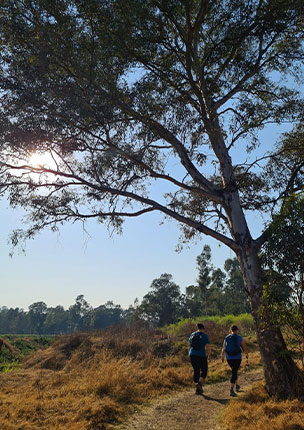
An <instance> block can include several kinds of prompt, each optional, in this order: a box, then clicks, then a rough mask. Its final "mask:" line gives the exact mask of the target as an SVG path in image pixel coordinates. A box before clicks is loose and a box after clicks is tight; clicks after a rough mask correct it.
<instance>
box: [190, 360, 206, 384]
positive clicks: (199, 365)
mask: <svg viewBox="0 0 304 430" xmlns="http://www.w3.org/2000/svg"><path fill="white" fill-rule="evenodd" d="M190 361H191V364H192V367H193V371H194V373H193V381H194V382H195V383H197V382H199V379H200V376H201V377H202V378H204V379H205V378H206V376H207V373H208V360H207V357H198V356H197V355H190Z"/></svg>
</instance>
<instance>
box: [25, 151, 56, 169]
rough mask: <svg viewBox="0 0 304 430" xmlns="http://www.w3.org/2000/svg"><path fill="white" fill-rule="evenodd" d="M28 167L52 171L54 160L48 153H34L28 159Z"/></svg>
mask: <svg viewBox="0 0 304 430" xmlns="http://www.w3.org/2000/svg"><path fill="white" fill-rule="evenodd" d="M29 165H30V166H32V167H35V168H40V167H44V168H49V169H52V168H54V167H55V162H54V159H53V158H52V156H51V154H49V153H47V152H46V153H40V154H38V153H34V154H32V155H31V156H30V157H29Z"/></svg>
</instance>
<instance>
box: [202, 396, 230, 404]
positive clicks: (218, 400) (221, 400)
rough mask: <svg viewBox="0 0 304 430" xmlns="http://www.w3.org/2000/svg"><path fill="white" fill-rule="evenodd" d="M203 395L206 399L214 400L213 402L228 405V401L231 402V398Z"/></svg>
mask: <svg viewBox="0 0 304 430" xmlns="http://www.w3.org/2000/svg"><path fill="white" fill-rule="evenodd" d="M202 397H204V399H205V400H212V401H213V402H217V403H220V404H221V405H227V403H229V399H216V398H215V397H210V396H206V395H205V394H202Z"/></svg>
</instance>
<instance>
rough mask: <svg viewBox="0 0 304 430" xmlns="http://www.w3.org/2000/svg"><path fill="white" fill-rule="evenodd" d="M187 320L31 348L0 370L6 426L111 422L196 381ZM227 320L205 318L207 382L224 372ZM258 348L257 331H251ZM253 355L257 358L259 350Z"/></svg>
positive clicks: (52, 429)
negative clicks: (209, 349) (174, 326)
mask: <svg viewBox="0 0 304 430" xmlns="http://www.w3.org/2000/svg"><path fill="white" fill-rule="evenodd" d="M192 330H193V326H191V325H189V326H187V327H185V328H183V330H181V332H180V333H177V334H175V335H170V336H168V335H167V334H166V333H165V332H163V331H159V330H148V329H146V328H145V327H141V326H138V327H136V328H133V329H128V328H112V329H109V330H106V331H103V332H99V333H95V334H83V333H80V334H75V335H70V336H62V337H60V338H59V339H58V340H57V341H56V342H54V343H53V344H52V346H51V347H49V348H48V349H46V350H42V351H37V352H36V353H33V354H32V355H30V356H29V357H28V358H27V359H26V360H25V362H24V363H23V367H22V369H21V370H19V371H15V372H12V373H9V374H1V389H0V406H1V407H0V422H1V430H17V429H18V430H21V429H22V430H36V429H44V430H76V429H77V430H98V429H103V430H106V429H111V427H112V426H113V425H114V424H115V423H117V422H121V420H123V419H124V417H125V416H127V415H128V414H130V413H132V412H133V411H134V410H135V408H136V407H138V405H144V404H147V403H148V402H149V400H150V399H151V398H154V397H156V396H159V395H162V394H164V393H168V392H170V391H172V390H174V391H175V390H179V389H181V388H183V387H186V386H189V385H191V384H192V369H191V366H190V364H189V362H188V358H187V338H188V335H189V333H191V331H192ZM222 331H223V333H224V332H225V333H226V328H223V329H221V330H220V328H219V327H216V325H214V324H211V323H210V324H209V327H208V326H207V332H208V333H209V336H210V339H211V342H212V343H213V351H214V352H213V355H214V359H213V360H212V361H211V363H210V372H209V377H208V382H209V383H211V382H215V381H219V380H223V379H226V378H227V375H228V368H227V366H226V365H225V364H222V363H221V362H220V361H219V353H220V344H221V343H222V339H223V333H222ZM247 341H248V344H249V347H250V348H251V349H252V350H255V349H256V343H255V340H254V338H253V337H251V338H250V337H249V338H248V339H247ZM251 362H252V363H253V364H254V365H255V366H256V365H259V355H258V352H254V353H253V354H252V360H251Z"/></svg>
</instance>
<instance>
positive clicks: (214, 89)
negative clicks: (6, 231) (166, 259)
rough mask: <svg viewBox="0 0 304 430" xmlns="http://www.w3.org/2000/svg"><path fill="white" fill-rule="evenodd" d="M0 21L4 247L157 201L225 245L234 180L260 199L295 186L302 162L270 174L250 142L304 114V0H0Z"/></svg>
mask: <svg viewBox="0 0 304 430" xmlns="http://www.w3.org/2000/svg"><path fill="white" fill-rule="evenodd" d="M0 19H1V23H0V24H1V26H0V28H1V32H0V41H1V45H2V49H1V51H0V56H1V57H0V58H1V66H0V67H1V70H0V72H1V78H0V89H1V91H0V127H1V133H0V151H1V164H0V187H1V188H0V190H1V191H2V192H3V193H5V192H7V193H8V195H9V199H10V203H11V205H12V206H17V205H21V206H23V207H24V208H26V209H27V211H28V214H29V219H28V222H29V229H28V230H27V231H26V232H22V231H17V232H15V235H13V238H12V240H13V243H14V244H16V243H17V242H18V241H19V240H20V238H22V237H25V238H27V237H32V236H33V235H34V234H35V233H36V232H37V231H39V230H40V229H42V228H44V227H46V226H51V227H52V228H53V229H56V228H58V225H60V224H61V223H64V222H66V221H75V220H85V219H88V218H96V219H97V220H98V221H100V222H105V221H106V220H108V221H109V222H110V224H111V225H112V226H114V228H117V229H118V230H119V229H120V228H121V224H122V220H123V218H124V217H126V216H131V217H133V216H138V215H141V214H144V213H146V212H150V211H155V210H157V211H160V212H161V213H163V214H164V215H165V216H167V217H172V218H174V219H175V220H177V221H178V222H180V223H181V225H182V226H183V233H184V235H185V238H186V239H189V238H191V237H192V236H193V235H194V234H196V233H197V232H198V233H204V234H208V235H211V236H212V237H214V238H216V239H218V240H220V241H221V242H223V243H225V244H226V245H228V246H230V247H231V248H232V249H234V250H235V249H236V242H237V241H238V240H239V239H238V237H237V236H236V235H235V232H234V231H233V228H232V219H231V213H230V211H229V202H230V200H231V195H232V194H233V193H235V192H238V193H239V198H240V205H241V208H242V209H243V210H247V209H252V210H254V209H260V210H263V209H264V210H268V209H269V205H272V204H275V203H277V201H278V199H279V198H280V197H281V194H282V193H284V192H288V193H290V192H292V191H293V184H295V183H296V184H297V185H296V186H297V187H298V188H299V187H303V164H302V165H301V167H300V168H299V166H298V167H297V168H295V169H291V172H290V175H289V176H288V177H286V178H285V177H284V181H283V183H281V184H279V185H278V186H277V184H276V183H275V182H273V181H271V177H272V176H271V175H270V176H269V175H268V176H267V174H265V171H264V172H263V169H264V168H265V161H264V162H263V161H261V160H260V162H259V161H258V160H257V159H256V158H255V156H254V152H252V151H254V148H256V147H257V146H258V145H259V139H258V137H259V136H258V132H259V130H261V129H262V128H263V127H264V126H265V125H266V124H269V123H273V124H281V123H282V122H285V121H287V122H294V123H297V122H298V121H299V120H301V118H302V116H303V100H302V95H301V92H300V91H299V90H297V89H296V85H295V83H297V82H300V77H301V66H302V60H303V2H302V0H229V1H227V0H213V1H208V0H200V1H199V0H179V1H177V0H174V1H170V0H159V1H157V0H147V1H145V2H143V1H140V0H110V1H109V0H106V1H105V0H90V1H83V0H56V1H52V2H48V1H45V0H37V1H35V2H32V1H30V0H23V1H20V0H2V2H1V6H0ZM245 147H247V150H248V151H249V152H250V154H251V155H250V154H249V155H248V157H249V158H248V160H244V159H241V160H240V159H239V158H242V157H238V158H237V159H236V160H235V161H234V162H233V161H232V160H231V156H232V155H233V154H235V152H233V151H235V149H237V150H238V152H239V154H244V152H245ZM276 152H277V151H276ZM33 153H36V154H46V153H48V154H49V155H50V158H49V160H50V161H49V162H48V163H40V164H37V165H33V164H31V161H30V160H31V159H30V156H31V154H33ZM244 157H245V156H244ZM250 157H251V158H250ZM265 157H266V158H265V160H267V157H270V153H268V154H266V155H265ZM262 158H263V157H262ZM270 164H271V163H270ZM272 168H273V164H272V165H269V167H267V169H268V170H269V171H271V169H272ZM267 169H266V170H267ZM262 173H263V174H262ZM290 176H294V180H293V181H292V182H291V183H290ZM279 188H283V190H282V189H279ZM155 190H157V192H156V193H155ZM276 190H277V191H276ZM155 195H157V196H158V197H157V198H153V196H155ZM242 240H244V239H242Z"/></svg>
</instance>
